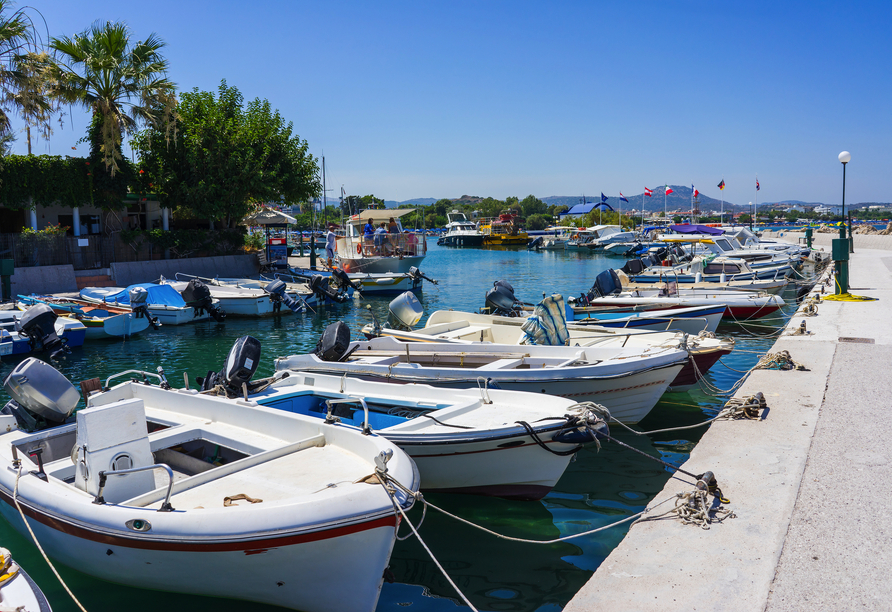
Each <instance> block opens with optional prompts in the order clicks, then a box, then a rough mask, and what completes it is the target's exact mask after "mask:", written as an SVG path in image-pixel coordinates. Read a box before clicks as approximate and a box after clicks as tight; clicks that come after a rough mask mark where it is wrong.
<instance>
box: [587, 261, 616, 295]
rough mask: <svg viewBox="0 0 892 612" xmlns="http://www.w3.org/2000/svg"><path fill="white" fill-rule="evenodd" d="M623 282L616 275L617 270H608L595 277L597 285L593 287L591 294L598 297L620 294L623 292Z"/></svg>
mask: <svg viewBox="0 0 892 612" xmlns="http://www.w3.org/2000/svg"><path fill="white" fill-rule="evenodd" d="M622 286H623V285H622V282H621V281H620V280H619V276H617V274H616V270H614V269H613V268H608V269H607V270H604V271H603V272H601V273H600V274H598V276H596V277H595V284H594V285H592V290H591V293H594V294H595V296H596V297H604V296H607V295H613V294H615V293H619V292H620V291H621V290H622Z"/></svg>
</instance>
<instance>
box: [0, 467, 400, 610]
mask: <svg viewBox="0 0 892 612" xmlns="http://www.w3.org/2000/svg"><path fill="white" fill-rule="evenodd" d="M41 484H43V483H41ZM234 493H236V492H235V491H233V494H234ZM0 497H2V498H3V500H4V501H5V502H7V503H4V504H0V511H2V514H3V517H4V518H5V519H6V520H7V521H9V522H10V523H11V524H12V525H13V526H14V527H15V528H16V529H17V530H18V531H19V532H21V533H22V534H23V535H24V536H25V537H30V536H29V535H28V532H27V530H26V529H25V527H24V524H23V523H22V520H21V517H20V515H19V513H18V512H17V511H16V509H15V506H11V505H10V503H11V501H12V500H11V495H10V492H9V491H7V490H5V487H4V488H3V490H0ZM20 503H21V502H20ZM25 508H26V515H28V522H29V524H30V525H31V528H32V529H33V530H34V533H35V535H36V536H37V539H38V541H39V542H40V543H41V545H42V546H43V547H44V549H45V550H46V551H47V554H48V555H49V556H50V557H51V558H53V559H55V560H58V561H60V562H62V563H63V564H65V565H67V566H69V567H72V568H75V569H77V570H78V571H80V572H83V573H86V574H89V575H92V576H97V577H100V578H102V579H103V580H108V581H110V582H116V583H119V584H126V585H128V586H133V587H138V588H144V589H152V590H158V589H159V588H161V589H163V590H165V591H173V592H179V593H190V594H197V595H207V596H211V597H226V598H232V599H241V600H247V601H255V602H261V603H265V604H271V605H277V606H282V607H285V608H292V609H296V610H311V611H320V612H321V611H324V610H339V611H341V610H343V611H345V612H373V611H374V610H375V605H376V603H377V601H378V595H379V593H380V590H381V585H382V583H383V581H384V570H385V569H386V567H387V560H388V559H389V557H390V552H391V550H392V549H393V544H394V541H395V534H396V532H395V529H394V527H395V520H394V518H393V516H390V517H384V518H382V519H378V520H376V521H371V522H368V523H362V524H358V525H341V526H333V527H332V528H331V529H328V530H324V531H317V532H311V533H304V534H300V533H294V534H282V535H279V536H274V537H262V536H261V537H257V536H255V537H254V538H250V539H249V538H248V537H246V538H245V539H243V540H240V541H231V542H221V541H213V542H211V541H206V542H202V541H201V540H200V539H199V538H189V537H182V538H177V539H170V540H167V541H163V540H162V541H158V542H148V541H145V540H142V541H141V540H129V541H128V540H127V539H126V538H121V537H118V536H115V535H110V534H108V533H103V532H102V531H99V530H91V529H88V528H85V526H83V525H77V524H74V522H73V521H68V520H65V517H63V516H59V517H57V519H58V522H57V523H56V524H55V525H54V526H49V525H47V524H46V522H48V521H49V520H50V518H49V516H48V515H46V514H43V513H40V514H38V513H37V512H34V511H32V510H31V509H30V508H29V507H28V506H27V505H25ZM122 510H124V509H122ZM130 514H133V515H139V517H141V518H143V519H148V520H152V521H153V520H154V519H155V516H153V515H155V514H156V513H155V512H154V511H151V510H147V509H144V508H140V509H135V508H134V509H132V510H131V511H130ZM125 520H126V519H125ZM122 525H123V522H122ZM356 551H363V554H356ZM372 560H377V564H376V565H374V566H370V563H371V562H372ZM336 576H342V577H343V580H344V583H343V588H340V589H338V588H334V589H332V588H312V585H322V584H329V583H330V582H331V580H332V577H336Z"/></svg>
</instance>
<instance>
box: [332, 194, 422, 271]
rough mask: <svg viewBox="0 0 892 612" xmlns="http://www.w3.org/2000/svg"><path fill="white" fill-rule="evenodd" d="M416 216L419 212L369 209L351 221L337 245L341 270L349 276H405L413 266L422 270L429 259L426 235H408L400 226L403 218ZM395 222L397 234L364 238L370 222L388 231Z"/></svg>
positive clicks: (410, 233)
mask: <svg viewBox="0 0 892 612" xmlns="http://www.w3.org/2000/svg"><path fill="white" fill-rule="evenodd" d="M412 212H415V209H413V208H401V209H387V208H385V209H369V210H364V211H362V212H361V213H359V214H356V215H353V216H351V217H350V218H349V219H347V221H346V225H345V227H344V235H342V236H338V238H337V242H336V243H335V245H336V249H337V258H338V262H339V264H340V268H341V269H342V270H343V271H344V272H346V273H347V274H354V273H359V272H362V273H365V274H380V273H388V272H389V273H393V272H396V273H405V272H408V271H409V268H412V267H413V266H414V267H416V268H418V267H420V266H421V262H422V260H423V259H424V257H425V256H426V255H427V242H426V239H425V236H424V233H422V232H407V231H405V229H403V226H402V225H401V223H400V217H403V216H405V215H408V214H409V213H412ZM391 218H392V219H394V222H395V223H396V226H397V230H398V231H397V232H396V233H389V232H388V233H386V234H373V235H371V236H366V235H365V234H364V229H363V228H364V227H365V225H366V223H367V222H368V221H371V222H372V225H374V226H375V227H376V228H377V227H379V226H380V224H381V223H382V222H383V223H384V224H385V228H387V225H388V222H389V220H390V219H391Z"/></svg>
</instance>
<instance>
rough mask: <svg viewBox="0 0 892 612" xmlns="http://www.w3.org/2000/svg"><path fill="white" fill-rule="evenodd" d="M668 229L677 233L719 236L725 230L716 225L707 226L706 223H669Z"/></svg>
mask: <svg viewBox="0 0 892 612" xmlns="http://www.w3.org/2000/svg"><path fill="white" fill-rule="evenodd" d="M669 229H671V230H672V231H673V232H677V233H679V234H709V235H710V236H721V235H722V234H724V233H725V230H723V229H719V228H717V227H709V226H708V225H690V224H687V223H686V224H684V225H670V226H669Z"/></svg>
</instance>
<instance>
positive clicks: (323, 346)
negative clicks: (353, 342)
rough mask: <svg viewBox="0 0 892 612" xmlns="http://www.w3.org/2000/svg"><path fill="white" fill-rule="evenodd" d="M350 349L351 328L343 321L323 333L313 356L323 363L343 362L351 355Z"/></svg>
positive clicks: (337, 322)
mask: <svg viewBox="0 0 892 612" xmlns="http://www.w3.org/2000/svg"><path fill="white" fill-rule="evenodd" d="M349 347H350V328H349V327H347V324H346V323H344V322H343V321H336V322H334V323H331V324H329V326H328V327H326V328H325V331H323V332H322V336H320V337H319V342H317V343H316V348H315V349H314V350H313V354H314V355H317V356H318V357H319V359H321V360H322V361H341V360H342V359H344V358H345V357H346V356H347V355H348V354H349V353H348V352H347V349H348V348H349Z"/></svg>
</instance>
